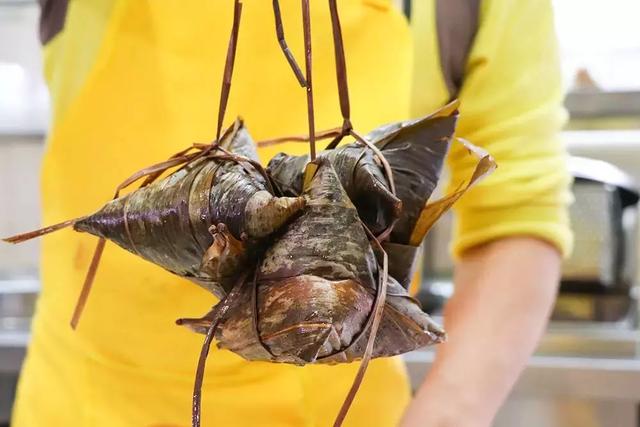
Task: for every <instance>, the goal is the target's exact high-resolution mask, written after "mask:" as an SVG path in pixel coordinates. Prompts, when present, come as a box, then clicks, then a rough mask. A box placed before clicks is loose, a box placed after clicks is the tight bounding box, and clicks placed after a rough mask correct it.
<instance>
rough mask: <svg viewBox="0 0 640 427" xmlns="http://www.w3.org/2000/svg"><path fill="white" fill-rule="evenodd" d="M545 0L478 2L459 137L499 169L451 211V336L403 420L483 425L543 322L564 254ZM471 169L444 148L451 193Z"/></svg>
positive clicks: (567, 238)
mask: <svg viewBox="0 0 640 427" xmlns="http://www.w3.org/2000/svg"><path fill="white" fill-rule="evenodd" d="M553 25H554V24H553V15H552V9H551V2H550V0H544V1H541V0H518V1H510V0H483V1H482V3H481V9H480V25H479V31H478V34H477V36H476V40H475V42H474V45H473V47H472V50H471V53H470V57H469V60H468V63H467V69H466V75H465V81H464V84H463V87H462V91H461V93H460V101H461V109H460V122H459V126H458V135H459V136H462V137H464V138H467V139H469V140H470V141H471V142H473V143H474V144H477V145H479V146H482V147H484V148H485V149H487V150H488V151H489V152H490V153H491V154H492V155H493V156H494V157H495V159H496V162H497V164H498V168H497V170H496V171H495V172H494V174H493V175H492V176H490V177H489V178H487V179H486V180H484V181H483V182H481V183H480V184H479V185H477V186H476V187H475V188H473V189H472V190H470V191H469V192H468V193H467V194H465V195H464V196H463V197H462V199H461V200H460V201H459V202H458V204H457V205H456V206H455V210H456V214H457V218H456V223H455V227H454V236H453V244H452V248H453V253H454V255H455V257H456V258H457V262H456V268H455V277H454V280H455V285H456V292H455V294H454V296H453V298H452V299H451V300H450V301H449V302H448V305H447V307H446V310H445V329H446V330H447V332H448V335H449V336H448V341H447V342H446V343H445V344H443V345H441V346H440V347H439V349H438V353H437V357H436V361H435V363H434V366H433V367H432V369H431V370H430V372H429V374H428V375H427V377H426V379H425V382H424V384H423V385H422V386H421V387H420V388H419V391H418V393H417V395H416V397H415V399H414V401H413V402H412V404H411V405H410V407H409V409H408V411H407V413H406V415H405V418H404V420H403V427H413V426H420V427H467V426H474V427H476V426H477V427H480V426H482V427H487V426H489V425H490V423H491V420H492V419H493V417H494V416H495V414H496V412H497V410H498V409H499V407H500V405H501V404H502V402H503V401H504V399H505V398H506V397H507V395H508V393H509V391H510V389H511V387H512V386H513V384H514V383H515V381H516V380H517V377H518V375H519V374H520V372H521V371H522V369H523V368H524V366H525V364H526V361H527V358H528V356H529V355H530V354H531V353H532V352H533V350H534V348H535V346H536V343H537V342H538V339H539V337H540V335H541V333H542V331H543V329H544V326H545V324H546V322H547V318H548V314H549V312H550V310H551V307H552V304H553V301H554V295H555V292H556V288H557V282H558V277H559V270H560V267H559V266H560V260H561V256H562V255H566V254H567V253H568V252H569V251H570V250H571V249H570V248H571V243H572V240H571V232H570V229H569V224H568V222H569V221H568V209H567V207H568V204H569V202H570V200H571V197H570V192H569V184H570V182H571V180H570V176H569V174H568V172H567V167H566V157H567V156H566V152H565V149H564V146H563V145H562V143H561V142H560V139H559V131H560V129H561V127H562V125H563V124H564V122H565V119H566V114H565V112H564V110H563V107H562V100H563V93H562V88H561V76H560V67H559V58H558V49H557V41H556V37H555V32H554V26H553ZM473 166H474V164H473V162H471V161H469V156H468V155H467V154H466V153H465V152H464V149H463V148H462V147H460V146H457V145H455V144H454V145H453V146H452V150H451V153H450V155H449V167H450V169H451V176H452V177H451V186H450V189H451V188H455V187H456V186H457V185H458V184H459V183H460V182H462V181H463V180H464V179H465V177H468V176H469V175H470V173H471V171H472V168H473Z"/></svg>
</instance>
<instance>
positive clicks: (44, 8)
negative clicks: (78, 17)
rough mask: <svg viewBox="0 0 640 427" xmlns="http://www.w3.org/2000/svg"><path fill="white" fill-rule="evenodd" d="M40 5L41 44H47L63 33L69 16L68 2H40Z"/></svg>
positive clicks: (49, 0)
mask: <svg viewBox="0 0 640 427" xmlns="http://www.w3.org/2000/svg"><path fill="white" fill-rule="evenodd" d="M39 3H40V42H41V43H42V44H47V42H49V40H51V39H52V38H53V37H54V36H55V35H56V34H58V33H59V32H60V31H62V27H64V20H65V17H66V15H67V5H68V3H69V1H68V0H39Z"/></svg>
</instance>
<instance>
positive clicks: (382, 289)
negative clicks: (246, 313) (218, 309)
mask: <svg viewBox="0 0 640 427" xmlns="http://www.w3.org/2000/svg"><path fill="white" fill-rule="evenodd" d="M361 224H362V227H363V229H364V230H365V232H366V233H367V235H368V236H369V238H370V239H371V241H372V242H373V243H374V246H375V248H376V249H377V250H378V251H379V252H380V253H381V254H382V271H380V269H378V286H377V288H376V294H375V297H374V301H373V303H372V305H371V310H370V311H369V313H368V315H367V320H366V322H365V325H364V327H363V328H362V329H361V330H360V332H358V334H357V335H356V336H355V337H354V338H353V339H352V340H351V343H349V345H348V346H346V347H345V348H343V349H342V350H340V351H338V352H336V353H333V354H330V355H328V356H324V357H319V358H317V359H316V362H321V361H323V360H326V359H336V358H337V357H339V356H341V355H344V354H346V353H348V352H349V351H351V350H352V349H353V348H354V347H355V346H356V345H357V344H358V343H359V342H360V340H361V339H362V338H363V337H364V336H365V335H366V334H367V332H368V333H369V337H368V339H367V344H366V346H365V350H364V353H363V355H362V359H361V362H360V366H359V368H358V372H357V373H356V376H355V378H354V380H353V383H352V385H351V388H350V389H349V392H348V393H347V396H346V397H345V400H344V402H343V404H342V406H341V408H340V411H339V412H338V415H337V416H336V420H335V422H334V424H333V425H334V427H339V426H341V425H342V423H343V422H344V419H345V418H346V416H347V413H348V412H349V409H350V408H351V405H352V404H353V400H354V399H355V396H356V394H357V393H358V390H359V389H360V386H361V384H362V381H363V379H364V375H365V373H366V371H367V368H368V366H369V362H370V361H371V359H372V357H373V350H374V345H375V339H376V337H377V335H378V329H379V327H380V322H381V321H382V314H383V310H384V306H385V303H386V295H387V283H388V281H389V261H388V256H387V253H386V251H385V250H384V249H383V248H382V245H381V244H380V241H379V240H378V239H377V238H376V236H374V235H373V233H372V232H371V231H370V230H369V229H368V227H367V226H366V225H365V224H364V223H363V222H362V221H361ZM258 265H260V262H258ZM251 307H252V314H251V316H252V319H251V325H252V329H253V333H254V334H255V337H256V339H257V341H258V343H259V344H260V346H261V347H262V349H263V350H264V351H265V352H266V354H267V355H268V356H269V357H270V358H271V360H272V361H277V360H278V356H277V355H275V354H273V352H272V351H271V349H269V347H268V346H267V344H266V343H265V342H264V341H263V339H262V336H261V335H260V329H259V322H260V320H259V307H258V268H256V269H255V270H254V274H253V279H252V293H251ZM194 427H195V425H194Z"/></svg>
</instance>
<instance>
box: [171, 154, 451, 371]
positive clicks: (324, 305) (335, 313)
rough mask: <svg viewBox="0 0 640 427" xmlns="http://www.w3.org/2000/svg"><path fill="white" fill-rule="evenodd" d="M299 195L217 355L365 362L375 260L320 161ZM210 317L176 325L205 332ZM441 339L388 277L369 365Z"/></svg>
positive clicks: (225, 325) (225, 328)
mask: <svg viewBox="0 0 640 427" xmlns="http://www.w3.org/2000/svg"><path fill="white" fill-rule="evenodd" d="M305 197H306V198H307V199H308V201H307V205H306V207H305V209H304V211H303V213H302V214H301V215H300V216H299V217H298V218H297V219H295V220H294V221H292V222H291V223H290V224H289V225H287V226H286V228H285V230H284V232H283V234H282V235H281V236H280V237H279V238H278V239H276V241H275V242H274V243H273V245H272V246H270V247H269V248H268V249H267V251H266V253H265V256H264V259H263V260H262V262H261V264H260V266H259V270H258V272H257V275H256V282H255V287H249V286H246V287H245V288H244V291H243V293H242V295H241V296H240V297H239V301H238V305H237V307H236V308H234V310H231V311H230V312H229V314H228V316H227V317H226V318H225V319H224V320H223V321H222V323H221V327H220V328H219V331H218V333H217V335H216V336H217V338H218V340H219V346H220V347H222V348H228V349H230V350H232V351H234V352H236V353H237V354H240V355H241V356H243V357H245V358H247V359H249V360H269V361H277V362H285V363H295V364H305V363H339V362H345V361H352V360H357V359H360V358H361V357H362V356H363V354H364V350H365V347H366V343H367V338H368V330H365V324H366V323H367V319H368V317H369V313H370V312H371V310H372V307H373V303H374V299H375V294H376V289H377V286H379V285H378V284H377V279H376V277H377V276H378V275H379V274H380V269H379V266H378V263H377V261H376V257H375V255H374V253H373V250H372V249H371V246H370V244H369V241H368V239H367V235H366V233H365V231H364V229H363V228H362V224H361V222H360V220H359V218H358V214H357V210H356V209H355V207H354V206H353V204H352V203H351V201H350V200H349V198H348V196H347V195H346V192H345V191H344V190H343V189H342V186H341V185H340V182H339V180H338V177H337V175H336V173H335V171H334V169H333V168H332V167H331V166H330V164H329V163H328V162H327V161H326V160H324V161H323V160H320V167H319V169H318V170H317V172H316V174H315V176H314V178H313V180H312V182H311V184H310V186H309V189H308V191H307V192H306V193H305ZM294 254H295V255H294ZM301 301H304V303H303V304H301ZM256 310H257V311H256ZM210 317H211V316H205V317H203V318H202V319H190V320H189V321H187V322H184V321H183V322H182V323H183V324H185V325H187V326H188V327H190V328H191V329H193V330H195V331H197V332H200V333H204V332H205V331H206V330H207V328H208V326H209V325H210V321H209V318H210ZM443 339H444V332H443V331H442V329H441V328H440V327H439V326H437V325H436V324H435V323H433V321H431V320H430V318H429V317H428V316H427V315H426V314H425V313H423V312H422V311H421V310H420V308H419V305H418V304H417V302H416V301H415V300H413V299H412V298H410V297H409V296H408V295H407V293H406V291H405V290H404V289H403V288H402V287H401V286H400V285H399V284H398V283H397V282H395V281H393V280H392V279H391V280H390V281H389V287H388V291H387V303H386V304H385V306H384V311H383V316H382V322H381V324H380V329H379V332H378V335H377V337H376V341H375V345H374V348H373V355H374V357H380V356H388V355H392V354H399V353H403V352H406V351H410V350H414V349H416V348H419V347H422V346H424V345H428V344H432V343H435V342H440V341H441V340H443Z"/></svg>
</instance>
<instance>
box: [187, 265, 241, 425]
mask: <svg viewBox="0 0 640 427" xmlns="http://www.w3.org/2000/svg"><path fill="white" fill-rule="evenodd" d="M246 278H247V275H246V274H242V275H240V277H239V278H238V281H237V282H236V284H235V285H234V286H233V289H231V292H229V293H228V294H227V295H226V296H225V297H224V298H223V299H222V301H220V302H219V303H218V304H217V305H216V306H215V307H214V310H213V313H212V315H211V325H210V326H209V328H208V329H207V334H206V336H205V339H204V342H203V344H202V349H201V350H200V356H199V357H198V366H197V368H196V378H195V381H194V384H193V400H192V405H191V425H192V427H200V421H201V412H202V411H201V408H202V383H203V382H204V369H205V367H206V364H207V358H208V356H209V350H210V349H211V343H212V341H213V337H214V336H215V333H216V331H217V329H218V326H219V325H220V322H221V321H222V319H223V318H224V316H225V314H226V313H227V312H228V311H229V309H230V308H231V307H232V306H233V304H235V303H236V301H237V299H238V295H240V291H241V290H242V288H243V286H244V284H245V282H246Z"/></svg>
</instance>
